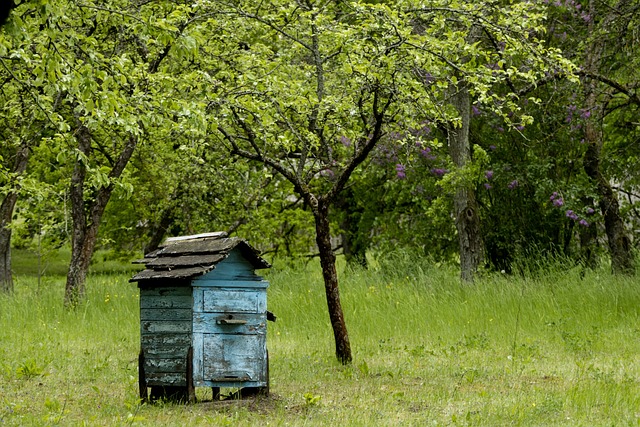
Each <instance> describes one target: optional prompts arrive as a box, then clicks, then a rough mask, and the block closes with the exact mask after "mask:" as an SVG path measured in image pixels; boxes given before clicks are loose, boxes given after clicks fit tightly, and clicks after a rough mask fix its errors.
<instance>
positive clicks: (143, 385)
mask: <svg viewBox="0 0 640 427" xmlns="http://www.w3.org/2000/svg"><path fill="white" fill-rule="evenodd" d="M138 388H139V391H140V400H141V401H142V402H147V401H148V400H149V395H148V393H147V378H146V377H145V374H144V350H142V349H140V354H139V355H138Z"/></svg>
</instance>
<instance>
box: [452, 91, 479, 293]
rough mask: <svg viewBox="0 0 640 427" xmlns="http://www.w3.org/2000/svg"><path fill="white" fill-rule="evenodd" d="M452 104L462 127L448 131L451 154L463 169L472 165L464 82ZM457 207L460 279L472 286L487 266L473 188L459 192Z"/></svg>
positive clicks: (455, 213) (459, 189) (454, 199)
mask: <svg viewBox="0 0 640 427" xmlns="http://www.w3.org/2000/svg"><path fill="white" fill-rule="evenodd" d="M451 102H452V103H453V105H454V106H455V107H456V109H457V110H458V113H459V114H460V118H461V126H460V127H457V128H453V127H452V126H450V127H449V129H448V141H449V152H450V154H451V158H452V160H453V163H454V164H455V165H456V167H458V168H463V167H465V166H466V165H467V164H468V163H469V162H471V144H470V142H469V124H470V121H471V97H470V96H469V90H468V89H467V87H466V85H465V84H464V82H460V83H459V84H458V86H457V87H456V88H455V93H453V94H452V96H451ZM453 207H454V218H455V221H456V229H457V230H458V241H459V248H460V277H461V279H462V280H463V281H465V282H472V281H473V278H474V275H475V274H476V272H477V271H478V268H479V267H480V265H482V263H483V262H484V243H483V240H482V233H481V230H480V217H479V212H478V203H477V201H476V196H475V191H474V190H473V188H470V187H468V186H463V187H460V188H457V189H456V191H455V194H454V196H453Z"/></svg>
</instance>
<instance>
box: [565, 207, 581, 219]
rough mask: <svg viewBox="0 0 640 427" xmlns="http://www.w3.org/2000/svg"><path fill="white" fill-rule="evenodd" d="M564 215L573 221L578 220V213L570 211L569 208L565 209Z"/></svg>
mask: <svg viewBox="0 0 640 427" xmlns="http://www.w3.org/2000/svg"><path fill="white" fill-rule="evenodd" d="M565 215H566V217H567V218H570V219H572V220H574V221H577V220H578V215H577V214H576V213H575V212H574V211H572V210H571V209H569V210H567V212H566V213H565Z"/></svg>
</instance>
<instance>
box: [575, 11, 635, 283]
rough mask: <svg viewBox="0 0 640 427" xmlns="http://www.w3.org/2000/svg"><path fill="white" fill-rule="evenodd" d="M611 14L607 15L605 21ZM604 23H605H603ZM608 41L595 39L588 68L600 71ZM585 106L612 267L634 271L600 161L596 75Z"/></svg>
mask: <svg viewBox="0 0 640 427" xmlns="http://www.w3.org/2000/svg"><path fill="white" fill-rule="evenodd" d="M589 13H590V14H591V16H594V17H595V16H597V15H596V13H597V10H596V2H595V0H591V1H590V2H589ZM606 20H608V17H607V18H605V21H606ZM602 25H605V23H603V24H602ZM590 26H591V27H592V28H590V29H589V32H590V33H591V34H593V33H594V31H595V29H594V28H593V27H594V26H595V23H593V20H592V22H591V24H590ZM603 44H604V41H602V40H600V39H598V40H595V41H594V42H593V43H592V44H591V46H589V48H590V49H589V51H588V52H587V53H586V58H585V68H586V70H587V71H589V72H591V73H595V74H597V72H598V71H599V69H600V65H601V60H602V52H603V50H604V46H603ZM584 88H585V101H586V102H585V107H586V109H587V111H589V113H590V117H589V118H588V119H587V121H586V123H585V143H586V144H587V150H586V152H585V154H584V161H583V164H584V170H585V172H586V174H587V176H589V178H590V179H591V180H592V182H594V183H595V185H596V191H597V193H598V196H599V199H600V200H599V202H598V204H599V206H600V211H601V212H602V216H603V218H604V227H605V230H606V234H607V243H608V245H609V254H610V256H611V270H612V272H613V273H614V274H630V273H633V271H634V260H633V254H632V252H631V244H630V240H629V237H628V235H627V231H626V229H625V225H624V221H623V219H622V216H621V215H620V205H619V202H618V198H617V197H616V194H615V193H614V191H613V189H612V188H611V185H610V184H609V181H608V180H607V179H606V177H605V176H604V173H603V172H602V167H601V163H600V158H601V152H602V146H603V135H602V129H601V128H600V126H599V125H598V121H599V120H601V118H602V114H601V113H602V112H601V109H600V108H599V107H600V106H599V105H598V93H597V90H598V84H597V82H596V81H595V80H594V79H589V80H588V81H587V82H586V84H585V86H584Z"/></svg>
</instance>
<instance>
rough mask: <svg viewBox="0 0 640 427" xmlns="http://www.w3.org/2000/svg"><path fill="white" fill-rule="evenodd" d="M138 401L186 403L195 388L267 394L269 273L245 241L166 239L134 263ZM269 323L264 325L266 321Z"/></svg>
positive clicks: (214, 236)
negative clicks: (165, 399)
mask: <svg viewBox="0 0 640 427" xmlns="http://www.w3.org/2000/svg"><path fill="white" fill-rule="evenodd" d="M142 262H143V263H144V264H145V267H146V269H145V270H144V271H141V272H140V273H138V274H136V275H135V276H134V277H133V278H131V280H130V281H132V282H138V287H139V288H140V357H139V375H140V377H139V382H140V396H141V397H142V398H143V399H145V400H146V399H147V398H148V388H149V387H150V388H151V398H152V399H155V398H159V397H172V398H179V399H185V400H187V399H188V400H190V401H193V400H194V399H195V387H211V388H212V389H213V396H214V399H216V398H218V397H219V395H220V388H222V387H230V388H240V389H241V390H242V393H243V394H254V393H258V392H262V393H268V390H269V362H268V356H267V346H266V331H267V326H266V322H267V292H266V291H267V287H268V286H269V283H268V282H267V281H265V280H263V279H262V277H260V276H258V275H257V274H255V270H256V269H261V268H268V267H270V265H269V263H267V262H266V261H265V260H264V259H262V258H261V257H260V256H259V255H258V252H257V251H256V250H255V249H254V248H252V247H251V246H250V245H249V244H248V243H247V242H246V241H244V240H242V239H239V238H235V237H234V238H228V237H226V234H225V233H206V234H199V235H195V236H185V237H178V238H173V239H168V240H167V241H166V242H165V243H164V244H163V246H161V247H160V248H159V249H158V250H156V251H154V252H152V253H150V254H148V255H146V256H145V259H144V260H142ZM270 320H272V319H270Z"/></svg>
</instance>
